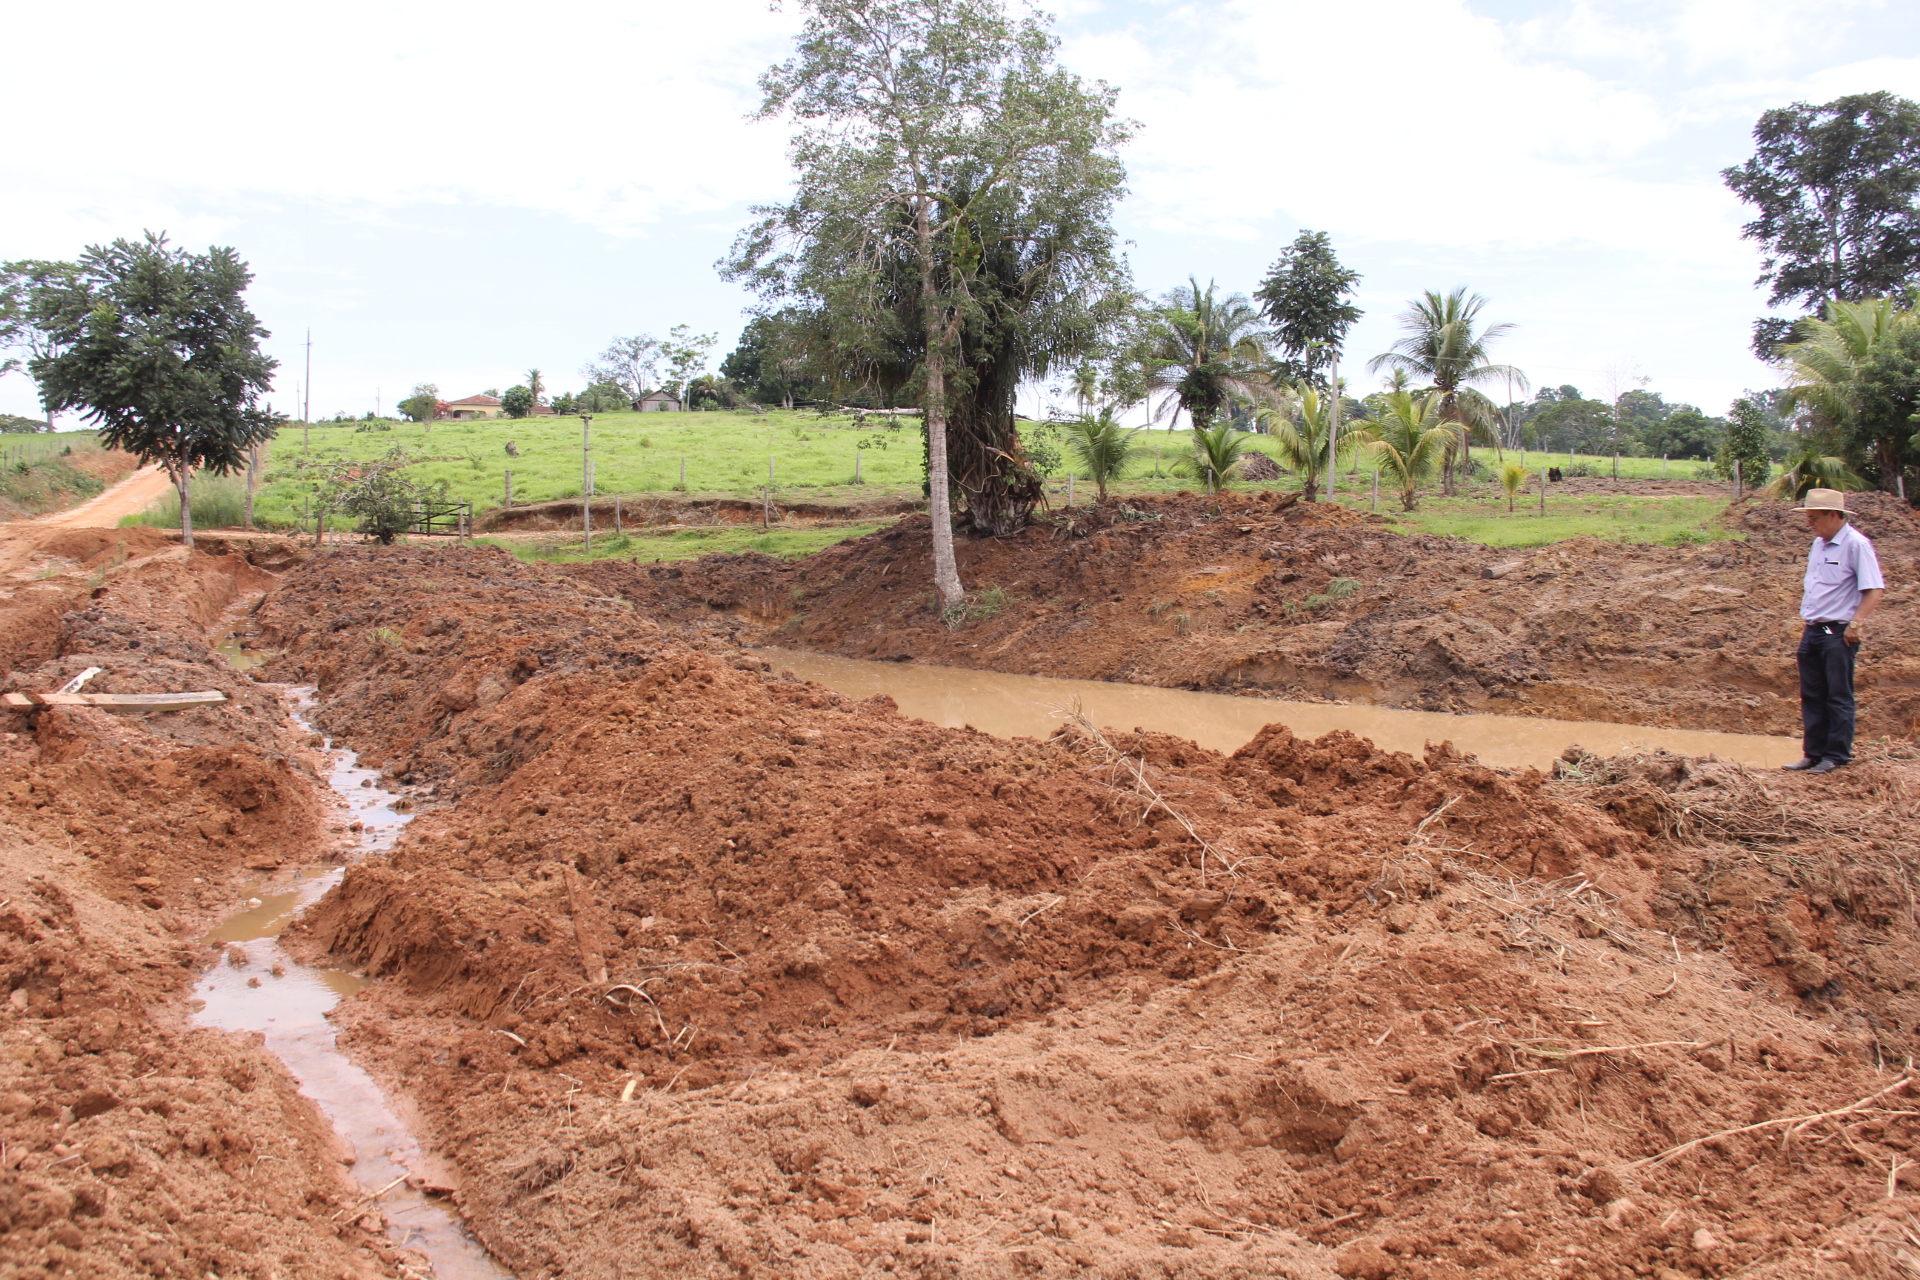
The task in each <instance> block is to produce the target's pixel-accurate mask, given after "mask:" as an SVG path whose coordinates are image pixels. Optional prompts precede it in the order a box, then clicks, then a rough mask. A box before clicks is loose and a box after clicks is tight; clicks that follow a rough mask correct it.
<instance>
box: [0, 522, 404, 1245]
mask: <svg viewBox="0 0 1920 1280" xmlns="http://www.w3.org/2000/svg"><path fill="white" fill-rule="evenodd" d="M132 532H134V537H133V539H132V540H131V541H132V549H133V550H134V551H135V553H136V555H135V558H134V559H131V560H126V561H124V562H123V561H122V560H120V559H118V558H116V553H117V552H118V551H119V550H120V549H122V548H123V547H125V546H127V544H126V543H123V542H121V541H119V540H118V539H117V536H115V535H112V534H109V536H108V537H107V538H105V539H96V538H94V537H93V535H92V531H82V530H73V531H66V532H64V533H62V534H61V535H60V537H61V538H63V539H66V541H64V542H61V543H60V544H59V547H58V554H60V555H63V556H66V557H69V558H71V559H74V560H81V559H82V557H85V558H86V560H90V561H93V562H94V564H95V568H94V570H93V571H92V572H91V573H89V572H87V570H86V569H84V568H79V569H76V570H74V571H73V576H74V577H77V578H78V582H77V583H76V582H73V581H68V580H66V579H56V580H52V581H55V582H56V583H57V584H58V585H57V587H56V590H57V591H59V592H62V593H64V596H63V597H62V598H69V597H75V596H77V601H76V603H79V604H81V605H83V606H84V607H82V608H80V609H78V610H76V611H68V612H66V613H65V614H64V616H57V615H56V617H55V618H54V620H53V625H51V626H50V627H49V628H48V631H47V634H45V635H44V636H41V637H38V638H37V643H36V647H37V648H39V649H40V650H41V652H42V653H43V654H45V655H46V656H45V660H44V661H41V662H39V663H37V664H32V665H27V664H23V669H17V670H14V671H12V672H10V673H9V674H8V675H7V677H6V682H7V686H8V687H10V688H31V689H40V690H44V689H48V688H54V687H57V686H58V685H59V684H60V683H61V682H63V681H64V680H66V679H67V678H69V677H71V676H72V675H75V674H78V673H79V672H80V671H81V670H83V669H84V668H86V667H89V666H98V667H104V668H105V670H104V671H103V672H102V673H101V674H99V675H97V676H95V677H94V679H93V680H92V681H91V682H90V684H89V685H88V688H89V689H92V690H97V691H107V692H153V691H160V690H177V689H182V688H185V689H209V688H212V689H219V690H222V691H223V692H226V693H227V695H228V698H229V701H228V702H227V703H226V704H224V705H222V706H219V707H215V708H209V709H203V710H197V711H193V712H186V713H169V714H164V715H151V716H111V715H108V714H107V713H105V712H102V711H99V710H96V709H92V708H80V709H68V708H54V709H49V710H46V711H43V712H38V713H35V714H34V715H33V716H31V717H29V716H27V715H24V714H19V713H11V712H10V713H6V714H4V715H0V805H4V812H5V820H4V823H0V825H3V826H4V829H5V831H6V836H5V838H4V839H3V840H0V1035H4V1038H5V1041H6V1044H7V1049H8V1052H7V1053H6V1055H4V1057H0V1128H3V1129H4V1138H5V1141H4V1143H0V1271H5V1272H6V1273H7V1274H9V1275H12V1274H21V1275H25V1274H29V1273H32V1274H36V1275H41V1274H44V1275H111V1276H136V1275H137V1276H180V1277H193V1278H194V1280H199V1278H200V1277H204V1276H206V1275H209V1274H221V1275H234V1274H254V1275H261V1276H265V1275H270V1274H279V1275H286V1276H307V1275H313V1276H320V1275H324V1276H372V1275H382V1276H389V1275H391V1276H397V1275H399V1274H401V1272H400V1270H399V1266H398V1263H399V1260H400V1259H399V1255H398V1254H396V1252H395V1251H394V1250H393V1249H392V1248H391V1247H390V1246H389V1245H388V1244H387V1243H386V1241H385V1238H384V1231H383V1227H384V1224H383V1223H382V1222H381V1221H380V1219H379V1217H378V1215H377V1214H376V1215H373V1216H370V1217H364V1220H363V1214H364V1211H365V1206H364V1204H363V1203H362V1201H361V1193H360V1191H359V1189H358V1188H357V1186H355V1184H354V1183H353V1182H352V1179H351V1178H350V1177H349V1176H348V1175H347V1173H346V1168H345V1165H344V1164H343V1163H342V1161H343V1159H344V1158H345V1156H346V1153H345V1152H344V1151H342V1150H340V1149H339V1148H338V1145H337V1143H336V1141H335V1139H334V1137H333V1134H332V1131H331V1129H330V1128H329V1126H327V1125H326V1124H325V1122H324V1121H322V1120H320V1119H319V1117H318V1115H317V1114H316V1113H315V1111H314V1110H313V1108H312V1106H311V1104H309V1103H308V1102H306V1101H305V1100H304V1099H302V1098H300V1097H299V1096H298V1095H297V1093H296V1088H295V1085H294V1082H293V1081H292V1080H291V1079H290V1078H289V1077H288V1076H287V1075H286V1073H285V1072H284V1071H282V1070H280V1069H279V1067H278V1064H277V1063H275V1062H274V1061H273V1059H272V1058H271V1057H269V1056H268V1055H267V1054H266V1053H265V1052H264V1051H263V1050H262V1049H261V1048H260V1047H259V1044H258V1042H257V1037H255V1038H252V1039H250V1038H248V1037H244V1036H232V1035H227V1034H223V1033H218V1032H213V1031H206V1030H193V1029H189V1028H188V1027H186V1026H185V1025H184V1024H183V1019H182V1018H181V1010H180V1008H179V1004H180V1001H181V1000H182V999H183V998H184V995H185V992H186V988H187V985H188V984H189V983H190V982H191V981H192V980H193V977H194V975H195V973H196V972H197V971H198V970H199V969H201V968H202V967H203V966H204V965H206V964H208V963H211V962H216V961H217V960H218V959H219V952H218V951H217V950H214V951H211V952H210V951H209V949H208V948H206V947H204V946H202V945H200V944H199V942H198V939H199V937H200V935H201V934H202V932H203V930H204V928H205V925H206V924H207V922H208V920H209V917H210V915H211V914H212V913H214V912H216V911H218V912H224V911H226V910H230V909H231V908H232V907H233V906H234V905H235V903H236V899H235V895H234V887H235V885H236V883H237V882H238V880H239V878H240V877H241V876H242V875H244V874H246V871H247V869H248V868H265V867H271V866H277V865H280V864H281V863H282V862H283V861H296V862H312V861H315V860H318V859H320V858H321V857H322V856H324V852H323V851H324V850H326V849H327V848H329V847H330V845H331V841H330V840H329V839H328V837H327V834H326V832H325V831H324V830H323V827H324V822H325V811H324V810H323V809H322V808H321V806H320V803H319V800H318V796H319V792H320V787H321V784H320V783H319V782H318V781H317V780H316V779H315V778H314V777H313V776H312V774H311V772H310V771H309V770H310V762H308V761H306V760H305V759H304V753H303V751H302V750H301V745H300V742H299V741H298V740H297V739H296V738H295V737H294V735H292V734H291V733H290V732H289V731H288V728H287V726H286V724H285V721H284V720H283V718H282V716H281V713H280V709H279V706H278V703H277V701H276V700H275V699H274V697H273V696H272V695H271V694H270V693H269V692H267V691H265V690H263V689H261V688H260V687H259V686H257V685H255V684H254V683H253V682H252V681H251V680H250V679H248V678H247V677H245V676H242V675H239V674H237V673H235V672H234V671H232V670H231V669H230V668H228V667H227V666H226V665H225V664H224V663H223V662H221V661H219V660H218V659H217V658H216V657H215V655H214V654H213V652H212V650H211V649H210V648H209V647H208V645H207V643H206V639H205V634H204V631H203V629H202V628H201V626H200V623H199V621H198V620H197V619H198V618H200V617H213V616H217V614H218V609H219V607H221V606H222V605H223V604H224V603H226V602H228V601H229V600H231V598H232V597H233V595H234V593H235V592H236V591H238V590H244V589H248V588H252V587H256V586H258V585H260V584H262V582H263V577H262V576H261V575H258V571H257V570H253V569H251V568H249V566H247V564H246V563H245V561H244V560H242V559H239V558H237V557H214V556H205V555H198V556H193V557H186V556H184V555H182V554H181V553H180V552H179V550H178V549H177V548H174V549H171V550H165V551H161V552H158V553H153V552H152V548H151V547H149V546H146V545H143V544H142V543H141V541H140V534H139V533H138V532H137V531H132ZM76 537H77V538H80V539H81V541H80V542H74V541H72V539H74V538H76ZM139 554H147V559H146V560H145V561H144V562H143V561H141V560H140V559H139V558H138V556H139ZM229 560H230V561H231V563H223V562H225V561H229ZM83 563H84V561H83ZM9 656H10V657H11V658H13V659H14V660H16V661H18V660H19V659H20V658H21V656H22V655H21V653H20V652H19V651H18V650H15V651H14V652H13V653H12V654H10V655H9Z"/></svg>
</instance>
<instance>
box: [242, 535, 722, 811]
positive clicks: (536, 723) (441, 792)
mask: <svg viewBox="0 0 1920 1280" xmlns="http://www.w3.org/2000/svg"><path fill="white" fill-rule="evenodd" d="M255 625H256V627H257V631H256V634H255V640H254V642H255V644H256V645H257V646H258V647H260V648H262V649H281V650H284V651H285V653H284V656H283V657H281V658H279V659H277V660H276V661H275V662H274V663H273V664H271V665H269V666H268V667H267V668H265V669H264V673H270V674H271V675H272V676H273V677H275V678H282V679H297V680H303V681H307V682H311V683H312V684H314V685H315V686H317V688H318V690H319V694H320V699H321V705H320V707H319V710H318V712H317V723H318V724H320V725H321V726H322V727H324V728H326V729H327V730H329V731H330V732H333V733H336V734H338V735H340V736H342V737H343V738H345V739H349V740H351V741H353V742H354V744H355V746H356V749H358V750H360V751H361V752H362V754H361V762H362V763H363V764H366V765H368V766H370V767H374V768H383V769H385V770H386V771H387V773H388V774H389V775H390V776H391V777H392V778H393V779H394V780H395V781H396V782H397V783H399V784H400V785H404V786H418V787H421V788H424V789H426V790H427V791H428V793H429V794H432V795H437V796H441V797H450V796H453V795H455V794H458V793H459V792H460V791H462V790H464V789H466V788H468V787H471V786H473V785H475V784H477V783H479V782H481V781H484V780H490V779H498V778H500V777H503V776H505V775H506V774H508V773H510V772H512V770H513V769H514V768H516V767H517V766H518V765H519V764H520V763H522V762H524V761H525V760H526V759H528V758H529V757H530V756H531V755H533V754H534V753H536V752H537V751H539V750H541V749H542V748H543V747H544V745H545V742H546V739H547V737H548V736H549V734H550V729H549V727H548V726H547V725H545V724H544V722H542V721H541V719H540V717H539V716H538V715H534V714H529V713H528V712H526V711H525V710H524V709H523V706H524V703H523V700H520V699H516V698H515V697H514V695H515V693H516V691H517V690H519V689H520V688H521V686H523V685H525V684H526V683H527V681H528V680H529V679H531V678H532V677H533V676H535V675H536V674H546V675H568V674H573V673H581V672H587V673H599V674H602V675H610V674H613V673H617V672H622V671H626V670H630V669H633V668H636V667H639V666H641V665H643V664H644V663H646V662H647V661H648V659H650V658H651V657H652V656H653V655H655V654H656V653H657V652H658V651H659V650H660V648H661V646H662V644H663V643H666V642H668V641H671V642H672V644H673V645H674V647H676V648H684V647H685V641H684V640H681V639H678V638H676V637H669V636H668V635H667V634H666V633H665V632H663V631H662V630H661V629H660V627H659V626H658V625H657V624H656V623H654V622H651V621H648V620H646V619H644V618H642V617H640V616H639V615H638V614H637V613H636V612H635V610H634V607H633V605H632V604H631V603H629V602H627V601H624V600H618V599H614V598H611V597H607V596H603V595H599V594H598V593H596V592H595V591H594V590H593V589H592V588H591V587H589V586H587V585H586V584H584V583H580V582H577V581H575V580H573V579H571V578H568V577H566V576H564V575H558V574H554V573H550V572H543V571H541V570H538V569H535V568H532V567H530V566H527V565H524V564H522V563H520V562H519V561H517V560H515V559H514V558H513V557H512V556H510V555H508V554H507V553H506V552H504V551H499V550H496V549H493V548H487V547H463V548H450V549H446V550H433V549H416V548H390V549H386V550H384V551H377V552H375V551H366V550H341V551H331V552H327V553H324V554H323V555H321V556H319V557H317V558H316V560H315V561H314V562H313V563H312V564H310V565H309V566H308V567H307V568H306V569H305V570H303V571H301V572H299V573H296V574H293V575H292V576H291V577H290V579H289V581H288V583H287V585H286V586H285V587H284V588H283V589H281V590H279V591H276V592H275V593H274V595H273V596H272V597H271V598H269V599H268V600H267V601H266V602H265V603H264V604H263V605H262V606H261V608H260V609H259V610H258V611H257V613H256V615H255Z"/></svg>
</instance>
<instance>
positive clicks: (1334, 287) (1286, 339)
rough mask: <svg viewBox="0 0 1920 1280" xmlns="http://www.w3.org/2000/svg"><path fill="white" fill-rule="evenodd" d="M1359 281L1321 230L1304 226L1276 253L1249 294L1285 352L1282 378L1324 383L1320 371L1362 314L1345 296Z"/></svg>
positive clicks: (1334, 356)
mask: <svg viewBox="0 0 1920 1280" xmlns="http://www.w3.org/2000/svg"><path fill="white" fill-rule="evenodd" d="M1359 283H1360V273H1359V272H1358V271H1350V270H1348V269H1347V268H1346V267H1345V266H1343V265H1342V264H1341V262H1340V259H1339V258H1338V257H1336V256H1335V255H1334V252H1333V241H1332V239H1331V238H1330V237H1329V236H1328V235H1327V233H1326V232H1324V231H1302V232H1301V233H1300V234H1299V235H1298V236H1297V237H1295V238H1294V242H1293V244H1292V245H1291V246H1289V247H1288V249H1287V250H1286V252H1284V253H1282V254H1281V255H1280V259H1279V261H1277V262H1275V263H1274V264H1273V267H1272V269H1271V270H1269V271H1268V272H1267V278H1266V279H1265V280H1263V281H1262V282H1261V284H1260V287H1259V289H1257V290H1255V291H1254V295H1253V296H1254V297H1255V298H1256V299H1258V300H1259V302H1260V307H1261V310H1262V311H1264V312H1265V313H1266V317H1267V319H1268V321H1269V322H1271V323H1272V325H1273V340H1274V345H1275V346H1277V347H1278V348H1279V349H1280V351H1282V352H1283V353H1285V363H1284V365H1283V367H1282V370H1281V376H1282V377H1283V378H1285V379H1286V380H1287V381H1290V382H1297V381H1308V382H1314V383H1318V384H1319V385H1321V386H1325V385H1326V379H1325V378H1324V377H1323V376H1322V375H1321V370H1323V369H1329V368H1331V367H1332V365H1333V363H1334V361H1335V360H1337V359H1338V358H1339V355H1340V348H1341V347H1342V346H1343V345H1344V344H1345V342H1346V338H1347V330H1349V329H1351V328H1352V327H1353V326H1354V324H1355V323H1356V322H1357V321H1358V320H1359V319H1360V316H1361V315H1362V312H1361V310H1360V308H1358V307H1356V306H1354V305H1353V303H1352V302H1351V301H1349V299H1350V298H1351V297H1352V295H1353V289H1354V286H1355V285H1357V284H1359Z"/></svg>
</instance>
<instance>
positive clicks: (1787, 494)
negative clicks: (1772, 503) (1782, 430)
mask: <svg viewBox="0 0 1920 1280" xmlns="http://www.w3.org/2000/svg"><path fill="white" fill-rule="evenodd" d="M1866 487H1867V482H1866V481H1865V480H1862V479H1861V478H1860V477H1859V476H1857V475H1855V474H1853V472H1852V471H1851V470H1849V469H1848V467H1847V460H1846V459H1845V458H1836V457H1833V456H1832V455H1831V454H1823V453H1821V452H1820V450H1819V449H1817V448H1816V447H1814V446H1813V445H1807V446H1806V447H1805V448H1803V449H1801V451H1800V452H1799V453H1797V454H1795V455H1793V456H1792V457H1790V458H1788V459H1787V461H1786V463H1785V469H1784V470H1782V471H1781V472H1780V474H1779V475H1777V476H1775V477H1774V478H1773V483H1772V484H1770V485H1768V486H1767V487H1766V495H1767V496H1768V497H1769V498H1792V499H1793V500H1794V501H1795V502H1799V501H1801V500H1802V499H1804V498H1805V497H1806V496H1807V490H1809V489H1852V490H1858V489H1864V488H1866Z"/></svg>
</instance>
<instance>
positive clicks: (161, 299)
mask: <svg viewBox="0 0 1920 1280" xmlns="http://www.w3.org/2000/svg"><path fill="white" fill-rule="evenodd" d="M252 278H253V276H252V273H251V272H250V271H248V269H247V266H246V264H245V263H244V262H242V261H241V260H240V258H239V255H238V254H236V253H234V251H233V250H232V249H225V248H214V249H209V250H207V252H206V253H203V254H194V253H189V252H187V251H186V250H184V249H176V248H173V247H171V246H170V245H168V244H167V240H166V237H165V236H164V235H156V234H154V233H152V232H149V233H148V234H147V236H146V238H145V239H144V240H140V241H128V240H115V241H114V242H113V243H112V244H110V245H106V246H100V245H94V246H91V247H89V248H88V249H87V251H86V252H85V253H83V254H81V256H80V260H79V262H77V263H75V264H73V265H72V267H71V268H69V269H65V270H62V271H58V272H53V273H49V274H48V275H47V276H46V277H45V278H43V279H41V280H40V281H39V282H38V283H37V284H36V285H35V286H34V287H33V289H32V293H31V301H30V314H29V319H30V322H31V323H32V325H33V327H34V328H35V330H36V331H38V332H39V333H41V334H43V335H45V338H46V347H45V350H44V351H43V353H42V354H40V355H37V356H35V357H34V358H33V359H32V360H31V361H30V362H29V364H28V368H29V369H30V370H31V372H32V374H33V376H34V378H35V380H37V381H38V382H39V384H40V387H41V392H42V395H43V397H44V399H45V400H46V403H47V407H48V408H49V409H50V410H60V409H75V410H78V411H80V413H81V414H82V416H83V417H85V418H88V419H90V420H92V421H94V422H97V423H98V424H99V426H100V440H101V443H103V444H105V445H106V446H107V447H109V448H117V449H124V450H126V451H127V452H129V453H132V454H135V455H137V456H138V457H139V458H140V459H141V460H142V461H143V462H157V463H159V464H160V465H161V466H163V467H164V468H166V471H167V475H168V476H169V477H170V478H171V479H172V480H173V483H174V487H175V488H176V489H178V490H179V492H180V536H181V540H182V541H183V542H185V543H186V544H187V545H188V546H192V545H193V502H192V494H191V492H190V490H191V486H192V479H193V473H194V471H195V470H196V469H198V470H203V471H211V472H213V473H214V474H215V475H226V474H228V473H230V472H232V471H236V470H240V469H243V468H244V467H245V466H246V465H247V455H248V453H249V451H250V450H251V449H252V448H253V446H254V445H256V444H259V443H261V442H262V441H265V440H267V439H268V438H270V437H271V436H272V435H273V433H274V431H275V429H276V427H277V425H278V422H279V419H277V418H276V417H275V416H274V415H273V414H271V413H269V412H268V411H267V410H266V409H265V408H263V407H262V406H261V405H260V402H259V398H260V396H261V394H262V393H264V392H265V391H267V390H268V389H270V388H271V386H272V383H273V371H274V369H275V367H276V365H277V362H276V361H275V360H273V359H272V358H271V357H269V356H267V355H266V354H265V353H263V352H262V351H261V350H260V340H261V339H262V338H265V337H267V336H268V334H267V331H266V330H265V329H263V328H261V327H260V323H259V321H258V320H256V319H255V318H254V315H253V312H251V311H249V310H248V309H247V306H246V302H245V298H244V294H245V293H246V288H247V285H248V283H249V282H250V281H251V280H252Z"/></svg>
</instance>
